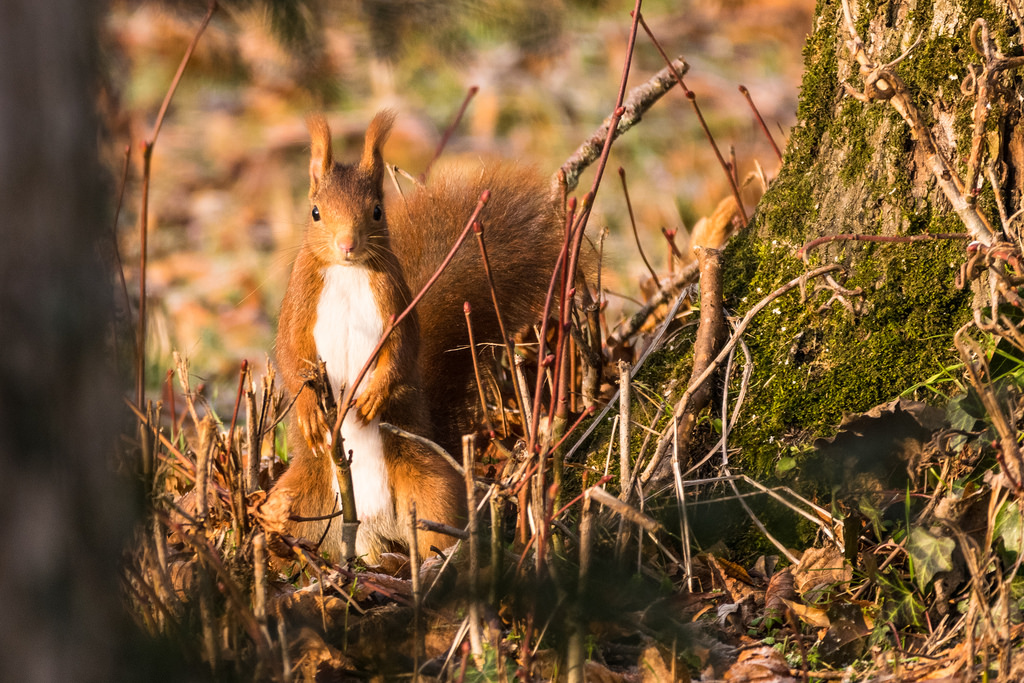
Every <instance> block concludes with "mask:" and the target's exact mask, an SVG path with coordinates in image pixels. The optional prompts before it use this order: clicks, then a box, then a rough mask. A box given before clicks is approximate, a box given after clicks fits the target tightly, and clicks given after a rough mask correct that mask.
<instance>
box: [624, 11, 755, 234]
mask: <svg viewBox="0 0 1024 683" xmlns="http://www.w3.org/2000/svg"><path fill="white" fill-rule="evenodd" d="M640 23H641V24H642V25H643V27H644V31H646V32H647V36H648V37H649V38H650V39H651V42H652V43H653V44H654V47H655V48H657V50H658V54H660V55H661V58H662V59H663V60H665V63H666V64H668V66H669V68H670V69H672V74H673V75H674V76H675V77H676V81H677V82H678V83H679V87H680V88H682V89H683V93H684V94H685V95H686V99H688V100H690V103H691V104H692V105H693V111H694V112H695V113H696V114H697V120H698V121H699V122H700V127H701V128H702V129H704V135H705V136H706V137H707V139H708V142H709V143H711V149H712V150H713V151H714V153H715V158H717V159H718V163H719V165H720V166H721V167H722V170H723V171H724V172H725V176H726V178H727V179H728V180H729V187H730V188H731V189H732V194H733V197H735V198H736V205H737V206H738V207H739V210H740V216H742V217H743V225H744V226H746V224H747V212H746V210H745V209H744V208H743V199H742V198H741V197H740V188H739V186H738V185H737V184H736V180H735V179H734V178H733V174H732V172H731V171H730V170H729V164H728V163H726V161H725V159H724V158H723V157H722V152H721V151H720V150H719V149H718V144H717V143H716V142H715V138H714V136H713V135H712V134H711V129H710V128H708V124H707V121H705V120H704V114H702V113H701V111H700V107H699V106H698V105H697V96H696V95H695V94H694V92H693V91H692V90H690V89H689V88H687V87H686V83H684V82H683V76H682V75H681V74H680V73H679V71H678V70H676V68H675V66H674V65H673V64H672V60H671V59H669V58H668V55H667V54H665V50H663V49H662V47H661V43H659V42H658V39H657V38H655V37H654V33H653V32H652V31H651V29H650V27H649V26H648V25H647V22H646V21H644V19H643V17H640Z"/></svg>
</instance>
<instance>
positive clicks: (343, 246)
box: [335, 237, 356, 261]
mask: <svg viewBox="0 0 1024 683" xmlns="http://www.w3.org/2000/svg"><path fill="white" fill-rule="evenodd" d="M335 244H336V245H337V247H338V251H339V252H341V254H342V255H343V256H344V257H345V260H346V261H347V260H348V259H350V258H352V252H353V251H355V248H356V247H355V242H354V241H353V240H351V239H345V238H342V237H339V238H338V240H337V241H336V242H335Z"/></svg>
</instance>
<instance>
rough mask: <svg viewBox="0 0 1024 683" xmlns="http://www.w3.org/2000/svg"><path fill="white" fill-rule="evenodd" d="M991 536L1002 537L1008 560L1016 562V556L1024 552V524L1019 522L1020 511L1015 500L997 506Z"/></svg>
mask: <svg viewBox="0 0 1024 683" xmlns="http://www.w3.org/2000/svg"><path fill="white" fill-rule="evenodd" d="M992 536H993V538H999V539H1002V541H1003V550H1004V552H1005V553H1006V555H1007V556H1008V558H1007V559H1009V561H1010V562H1016V561H1017V556H1018V555H1020V554H1021V552H1024V525H1022V523H1021V513H1020V508H1019V506H1018V505H1017V501H1011V502H1008V503H1004V504H1003V506H1002V507H1001V508H999V512H997V513H996V523H995V526H994V527H993V529H992Z"/></svg>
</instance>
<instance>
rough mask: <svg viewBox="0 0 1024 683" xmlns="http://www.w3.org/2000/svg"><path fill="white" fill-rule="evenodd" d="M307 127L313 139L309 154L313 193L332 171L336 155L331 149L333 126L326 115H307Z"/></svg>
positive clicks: (311, 190)
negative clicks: (328, 122) (329, 124)
mask: <svg viewBox="0 0 1024 683" xmlns="http://www.w3.org/2000/svg"><path fill="white" fill-rule="evenodd" d="M306 127H307V128H309V137H310V139H311V141H312V145H311V146H310V155H309V193H310V195H312V194H313V193H314V192H316V190H317V188H319V187H320V183H322V182H323V179H324V177H325V176H326V175H327V174H328V173H330V171H331V167H332V166H333V165H334V155H333V153H332V151H331V128H330V126H328V125H327V119H326V118H325V117H324V115H323V114H310V115H309V116H307V117H306Z"/></svg>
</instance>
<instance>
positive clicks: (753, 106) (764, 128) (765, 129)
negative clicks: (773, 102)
mask: <svg viewBox="0 0 1024 683" xmlns="http://www.w3.org/2000/svg"><path fill="white" fill-rule="evenodd" d="M740 92H741V93H743V96H744V97H745V98H747V104H749V105H750V110H751V111H753V112H754V117H755V118H756V119H757V125H759V126H760V127H761V132H762V133H764V136H765V137H766V138H768V143H769V144H770V145H771V146H772V149H773V150H775V156H777V157H778V158H779V161H782V152H780V151H779V146H778V145H776V144H775V138H773V137H772V133H771V131H769V130H768V126H766V125H765V122H764V119H763V118H761V112H760V111H759V110H758V108H757V105H756V104H754V99H753V98H752V97H751V96H750V91H749V90H747V86H745V85H741V86H740Z"/></svg>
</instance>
